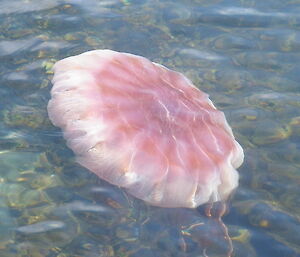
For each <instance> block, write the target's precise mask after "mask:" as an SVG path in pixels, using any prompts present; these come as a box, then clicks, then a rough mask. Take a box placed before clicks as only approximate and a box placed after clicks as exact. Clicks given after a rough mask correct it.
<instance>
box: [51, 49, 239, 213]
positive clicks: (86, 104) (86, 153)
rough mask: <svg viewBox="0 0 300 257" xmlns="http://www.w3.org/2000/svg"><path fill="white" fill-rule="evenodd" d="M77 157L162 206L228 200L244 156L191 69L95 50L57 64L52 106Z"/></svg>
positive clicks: (53, 118)
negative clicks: (189, 76) (189, 73)
mask: <svg viewBox="0 0 300 257" xmlns="http://www.w3.org/2000/svg"><path fill="white" fill-rule="evenodd" d="M48 113H49V117H50V120H51V121H52V123H53V124H54V125H55V126H57V127H60V128H61V129H62V131H63V135H64V138H65V139H66V141H67V145H68V146H69V147H70V148H71V149H72V150H73V152H74V153H75V155H76V158H77V161H78V162H79V163H80V164H81V165H82V166H84V167H86V168H87V169H89V170H90V171H92V172H94V173H95V174H96V175H97V176H99V177H100V178H101V179H104V180H106V181H108V182H110V183H111V184H114V185H117V186H120V187H123V188H125V189H126V190H127V191H128V192H129V193H130V194H132V195H133V196H135V197H137V198H139V199H142V200H144V201H146V202H147V203H149V204H151V205H155V206H161V207H188V208H194V207H197V206H198V205H201V204H203V203H206V202H215V201H222V200H226V198H227V197H228V196H229V194H230V193H231V192H232V190H233V189H235V188H236V187H237V185H238V173H237V171H236V168H238V167H239V166H240V165H241V164H242V162H243V158H244V154H243V150H242V148H241V146H240V145H239V144H238V143H237V141H235V138H234V136H233V133H232V130H231V128H230V127H229V125H228V123H227V121H226V119H225V116H224V113H223V112H221V111H219V110H217V109H216V108H215V106H214V105H213V103H212V102H211V101H210V99H209V98H208V95H207V94H205V93H203V92H202V91H200V90H199V89H198V88H196V87H195V86H194V85H193V84H192V83H191V82H190V81H189V80H188V79H187V78H186V77H185V76H184V75H182V74H180V73H178V72H175V71H172V70H170V69H168V68H166V67H164V66H162V65H160V64H157V63H153V62H151V61H149V60H148V59H146V58H144V57H141V56H136V55H133V54H128V53H120V52H115V51H111V50H94V51H89V52H85V53H83V54H80V55H77V56H72V57H68V58H65V59H63V60H61V61H58V62H57V63H56V64H55V65H54V78H53V88H52V90H51V99H50V101H49V104H48Z"/></svg>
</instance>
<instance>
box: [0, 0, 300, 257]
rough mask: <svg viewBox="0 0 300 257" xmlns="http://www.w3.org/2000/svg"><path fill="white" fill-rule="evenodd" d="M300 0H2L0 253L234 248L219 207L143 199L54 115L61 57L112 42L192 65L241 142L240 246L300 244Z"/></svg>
mask: <svg viewBox="0 0 300 257" xmlns="http://www.w3.org/2000/svg"><path fill="white" fill-rule="evenodd" d="M299 29H300V1H299V0H290V1H289V0H287V1H281V0H272V1H271V0H266V1H258V0H249V1H243V0H240V1H238V0H236V1H234V0H230V1H225V0H223V1H222V0H194V1H192V0H182V1H171V0H169V1H162V0H161V1H158V0H152V1H150V0H148V1H147V0H103V1H101V0H98V1H97V0H85V1H84V0H70V1H63V0H61V1H58V0H51V1H50V0H44V1H37V0H23V1H22V0H9V1H8V0H1V1H0V60H1V62H0V256H1V257H10V256H24V257H26V256H30V257H31V256H32V257H42V256H47V257H50V256H51V257H52V256H57V257H58V256H59V257H71V256H72V257H77V256H83V257H94V256H101V257H113V256H117V257H125V256H128V257H129V256H130V257H149V256H153V257H165V256H166V257H167V256H174V257H182V256H183V257H184V256H186V257H196V256H197V257H199V256H226V253H227V252H228V247H229V242H228V240H225V239H224V233H223V232H224V231H223V230H222V229H223V228H224V227H222V225H221V224H220V222H219V221H218V220H217V219H215V218H208V217H206V216H205V215H204V211H203V207H200V208H198V209H196V210H186V209H175V210H170V209H162V208H154V207H150V206H146V205H145V204H144V203H143V202H141V201H139V200H136V199H133V198H131V197H130V196H128V195H126V194H125V193H124V192H123V191H122V190H120V189H118V188H116V187H114V186H111V185H109V184H107V183H105V182H103V181H101V180H100V179H98V178H97V177H95V176H94V175H93V174H91V173H90V172H88V171H87V170H86V169H84V168H82V167H80V166H79V165H77V164H76V163H75V161H74V156H73V154H72V152H71V151H70V150H69V149H68V148H67V147H66V145H65V142H64V140H63V138H62V134H61V132H60V130H58V129H57V128H55V127H53V126H52V125H51V123H50V121H49V120H48V118H47V112H46V105H47V102H48V100H49V97H50V94H49V91H50V89H51V83H50V80H51V78H52V73H51V67H52V64H53V63H54V62H55V61H57V60H59V59H62V58H64V57H66V56H69V55H75V54H79V53H81V52H84V51H87V50H91V49H103V48H109V49H113V50H117V51H126V52H131V53H134V54H139V55H143V56H145V57H147V58H149V59H151V60H152V61H155V62H158V63H162V64H163V65H165V66H167V67H169V68H171V69H175V70H177V71H181V72H183V73H184V74H185V75H186V76H188V77H189V78H190V79H191V80H192V81H193V82H194V83H195V84H196V85H197V86H198V87H199V88H201V89H202V90H203V91H205V92H207V93H209V95H210V97H211V99H212V100H213V102H214V103H215V105H216V106H217V107H218V108H219V109H221V110H223V111H224V112H225V114H226V117H227V119H228V121H229V123H230V125H231V126H232V128H233V131H234V134H235V135H236V138H237V140H238V141H239V142H240V143H241V145H242V146H243V148H244V150H245V162H244V165H243V166H242V167H241V168H240V169H239V172H240V177H241V178H240V185H239V187H238V189H237V190H236V192H235V194H234V196H233V197H232V199H231V200H230V201H229V208H228V209H229V212H228V214H227V215H225V216H224V217H223V222H224V224H225V226H226V227H227V229H228V232H229V235H230V237H231V240H232V244H233V248H234V253H233V256H237V257H247V256H249V257H256V256H259V257H294V256H296V257H299V256H300V221H299V219H300V200H299V198H300V75H299V71H300V52H299V50H300V30H299Z"/></svg>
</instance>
